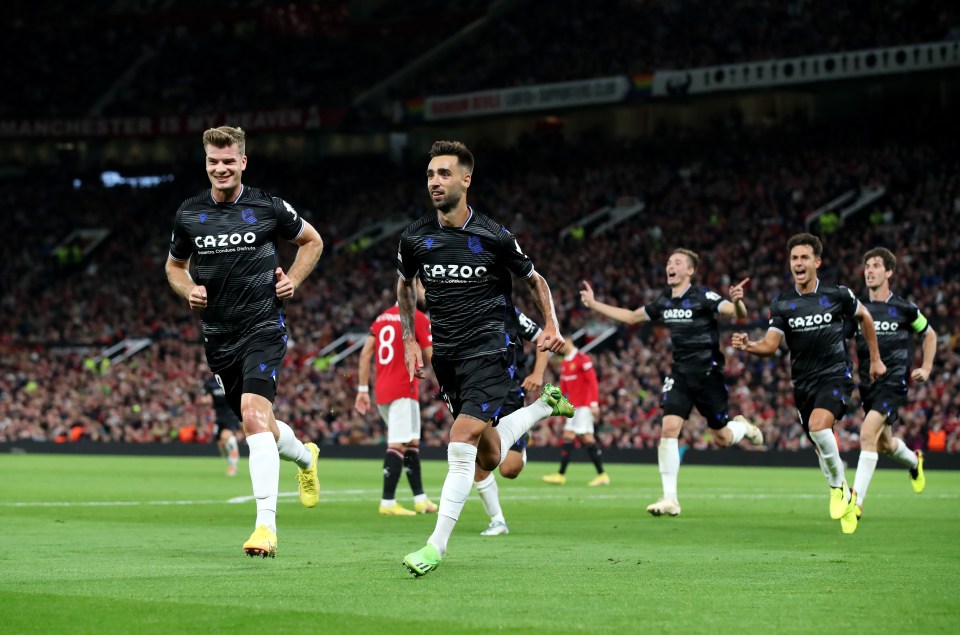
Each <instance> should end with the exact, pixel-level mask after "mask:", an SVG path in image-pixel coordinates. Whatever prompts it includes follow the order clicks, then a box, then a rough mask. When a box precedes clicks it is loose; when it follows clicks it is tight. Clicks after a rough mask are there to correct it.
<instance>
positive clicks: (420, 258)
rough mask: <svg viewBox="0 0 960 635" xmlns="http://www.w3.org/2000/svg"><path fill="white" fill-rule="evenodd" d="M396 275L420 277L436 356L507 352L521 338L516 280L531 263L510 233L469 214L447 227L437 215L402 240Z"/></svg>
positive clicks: (415, 224) (418, 223) (529, 269)
mask: <svg viewBox="0 0 960 635" xmlns="http://www.w3.org/2000/svg"><path fill="white" fill-rule="evenodd" d="M397 273H398V274H400V276H401V277H402V278H404V279H405V280H411V279H413V278H414V277H415V276H420V279H421V280H422V281H423V286H424V289H425V290H426V297H427V303H428V305H429V306H430V320H431V321H432V323H433V354H434V355H435V356H437V357H439V358H441V359H444V358H445V359H452V358H456V359H466V358H470V357H477V356H479V355H483V354H485V353H489V352H493V351H502V350H506V348H507V346H510V345H511V340H512V339H515V338H516V336H517V334H518V332H517V326H516V324H517V316H516V309H515V307H514V305H513V279H512V275H516V276H519V277H521V278H529V277H530V276H532V275H533V263H532V262H531V261H530V259H529V258H528V257H527V256H526V254H524V253H523V251H522V250H521V249H520V246H519V245H518V244H517V240H516V238H514V236H513V234H511V233H510V232H509V231H508V230H507V228H506V227H504V226H503V225H501V224H500V223H497V222H496V221H494V220H492V219H490V218H488V217H487V216H484V215H483V214H480V213H477V212H475V211H473V210H472V209H471V210H470V216H469V217H468V218H467V221H466V222H465V223H464V224H463V226H462V227H443V226H442V225H441V224H440V221H439V220H438V219H437V216H436V214H435V213H430V214H427V215H425V216H423V217H421V218H419V219H418V220H416V221H414V222H413V223H411V224H410V225H409V226H408V227H407V228H406V229H405V230H404V232H403V234H402V235H401V236H400V248H399V250H398V252H397Z"/></svg>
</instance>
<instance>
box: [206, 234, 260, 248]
mask: <svg viewBox="0 0 960 635" xmlns="http://www.w3.org/2000/svg"><path fill="white" fill-rule="evenodd" d="M255 242H257V235H256V234H255V233H253V232H246V233H243V234H239V233H236V232H234V233H232V234H217V235H216V236H197V237H196V238H194V239H193V244H194V245H196V246H197V247H199V248H200V249H203V248H204V247H230V246H232V245H234V246H235V245H239V244H241V243H245V244H247V245H252V244H253V243H255Z"/></svg>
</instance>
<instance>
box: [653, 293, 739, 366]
mask: <svg viewBox="0 0 960 635" xmlns="http://www.w3.org/2000/svg"><path fill="white" fill-rule="evenodd" d="M721 302H723V298H722V297H721V296H720V295H719V294H717V293H714V292H713V291H710V290H708V289H705V288H703V287H695V286H693V285H690V286H689V287H687V290H686V291H684V292H683V294H682V295H681V296H680V297H677V298H674V297H673V296H672V291H671V290H670V289H669V288H668V289H666V290H664V291H663V293H661V294H660V296H659V297H657V299H656V300H654V301H653V302H652V303H650V304H648V305H646V306H645V307H643V310H644V311H646V313H647V317H648V318H650V319H651V320H661V321H662V322H663V323H664V324H665V325H666V327H667V329H668V330H669V331H670V342H671V344H672V345H673V371H674V372H682V373H701V372H707V371H709V370H710V369H711V368H715V367H718V366H719V367H720V368H723V364H724V358H723V353H721V352H720V329H719V325H718V323H717V309H718V308H719V307H720V303H721Z"/></svg>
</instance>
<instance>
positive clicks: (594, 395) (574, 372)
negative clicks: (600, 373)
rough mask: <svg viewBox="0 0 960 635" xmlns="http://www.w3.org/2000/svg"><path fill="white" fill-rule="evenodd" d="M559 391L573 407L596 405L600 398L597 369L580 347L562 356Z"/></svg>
mask: <svg viewBox="0 0 960 635" xmlns="http://www.w3.org/2000/svg"><path fill="white" fill-rule="evenodd" d="M560 392H562V393H563V394H564V395H565V396H566V397H567V399H569V400H570V403H571V404H573V407H574V408H582V407H584V406H586V407H590V406H596V405H597V401H598V400H599V399H600V386H599V384H598V383H597V371H596V370H594V368H593V361H592V360H591V359H590V358H589V357H587V354H586V353H583V352H581V351H580V349H576V350H575V351H574V352H573V355H570V356H568V357H564V358H563V363H562V364H561V365H560Z"/></svg>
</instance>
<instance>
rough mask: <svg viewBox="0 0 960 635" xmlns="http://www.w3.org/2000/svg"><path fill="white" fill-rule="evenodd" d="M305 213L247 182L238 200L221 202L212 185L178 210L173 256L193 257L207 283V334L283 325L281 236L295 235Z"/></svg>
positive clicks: (204, 322) (201, 281)
mask: <svg viewBox="0 0 960 635" xmlns="http://www.w3.org/2000/svg"><path fill="white" fill-rule="evenodd" d="M303 227H304V224H303V219H301V218H300V216H299V215H298V214H297V212H296V211H295V210H294V209H293V207H291V206H290V204H289V203H287V202H286V201H284V200H283V199H281V198H277V197H275V196H270V195H269V194H267V193H265V192H263V191H262V190H259V189H257V188H254V187H244V188H243V189H242V191H241V192H240V195H239V196H238V197H237V200H235V201H233V202H229V203H218V202H216V201H214V200H213V197H212V196H211V194H210V190H205V191H204V192H202V193H200V194H198V195H197V196H194V197H193V198H189V199H187V200H185V201H184V202H183V203H182V204H181V205H180V209H178V210H177V215H176V220H175V221H174V224H173V235H172V236H171V238H170V258H172V259H173V260H177V261H180V262H183V261H186V260H188V259H189V260H191V261H192V264H193V266H194V267H195V275H194V278H195V280H194V282H196V283H197V284H200V285H204V286H205V287H206V288H207V307H206V308H205V309H204V310H203V311H202V312H201V313H200V318H201V323H202V325H203V334H204V336H236V335H240V334H242V333H246V332H248V331H250V330H253V329H256V328H259V327H261V326H264V325H267V324H279V325H283V302H282V301H281V300H279V299H278V298H277V291H276V276H275V274H274V271H275V270H276V268H277V264H278V261H277V239H278V238H282V239H284V240H294V239H296V238H297V237H298V236H300V233H301V232H302V231H303Z"/></svg>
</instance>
